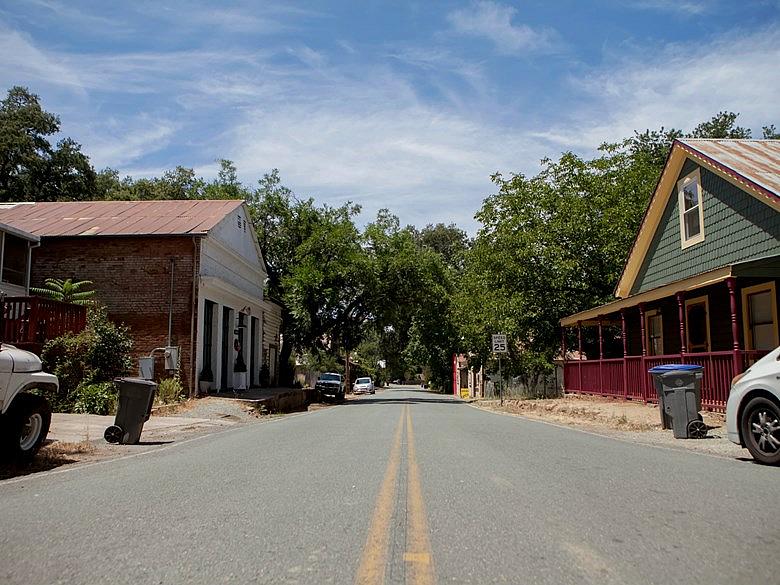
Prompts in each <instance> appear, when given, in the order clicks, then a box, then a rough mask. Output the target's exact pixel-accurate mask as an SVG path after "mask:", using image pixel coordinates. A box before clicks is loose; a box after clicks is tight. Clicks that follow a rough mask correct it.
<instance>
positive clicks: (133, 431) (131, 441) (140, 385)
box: [103, 378, 157, 445]
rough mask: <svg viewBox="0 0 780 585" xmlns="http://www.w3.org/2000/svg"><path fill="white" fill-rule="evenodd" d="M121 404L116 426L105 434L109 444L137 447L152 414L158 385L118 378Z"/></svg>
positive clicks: (119, 404)
mask: <svg viewBox="0 0 780 585" xmlns="http://www.w3.org/2000/svg"><path fill="white" fill-rule="evenodd" d="M114 384H116V385H117V387H118V389H119V402H118V405H117V409H116V417H115V418H114V424H113V425H111V426H110V427H108V428H107V429H106V430H105V432H104V433H103V438H105V440H106V441H108V442H109V443H120V444H122V445H135V444H136V443H138V441H139V440H140V439H141V431H143V429H144V423H145V422H146V421H148V420H149V417H150V416H151V414H152V404H154V395H155V393H156V392H157V384H155V383H154V382H152V381H150V380H143V379H141V378H118V379H116V380H114Z"/></svg>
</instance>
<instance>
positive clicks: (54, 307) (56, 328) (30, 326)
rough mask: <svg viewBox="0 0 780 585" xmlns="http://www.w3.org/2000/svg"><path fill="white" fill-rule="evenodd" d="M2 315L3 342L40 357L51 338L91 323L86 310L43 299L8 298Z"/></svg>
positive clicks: (0, 329)
mask: <svg viewBox="0 0 780 585" xmlns="http://www.w3.org/2000/svg"><path fill="white" fill-rule="evenodd" d="M2 315H3V319H2V324H0V334H1V335H2V342H3V343H8V344H10V345H15V346H17V347H18V348H20V349H26V350H28V351H32V352H34V353H38V354H39V353H40V351H41V349H42V348H43V344H44V343H46V342H47V341H49V340H50V339H54V338H55V337H59V336H60V335H63V334H64V333H67V332H69V331H72V332H74V333H77V332H79V331H81V330H83V329H84V327H86V324H87V308H86V307H84V306H81V305H73V304H71V303H63V302H60V301H55V300H51V299H43V298H40V297H6V298H5V299H4V300H3V314H2Z"/></svg>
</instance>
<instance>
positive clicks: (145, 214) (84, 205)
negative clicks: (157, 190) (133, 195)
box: [0, 200, 243, 237]
mask: <svg viewBox="0 0 780 585" xmlns="http://www.w3.org/2000/svg"><path fill="white" fill-rule="evenodd" d="M242 204H243V201H236V200H218V201H189V200H188V201H79V202H64V203H34V204H19V205H9V204H4V205H2V206H0V222H2V223H6V224H8V225H10V226H13V227H15V228H17V229H20V230H24V231H26V232H30V233H31V234H35V235H37V236H43V237H58V236H60V237H61V236H142V235H186V234H205V233H207V232H208V231H209V230H210V229H211V228H213V227H214V226H215V225H217V224H218V223H219V222H220V221H222V219H223V218H224V217H225V216H226V215H228V214H229V213H231V212H232V211H234V210H235V209H237V208H238V207H241V205H242Z"/></svg>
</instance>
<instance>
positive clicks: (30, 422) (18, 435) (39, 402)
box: [3, 394, 51, 464]
mask: <svg viewBox="0 0 780 585" xmlns="http://www.w3.org/2000/svg"><path fill="white" fill-rule="evenodd" d="M5 418H6V423H7V424H6V425H4V426H5V427H6V428H5V430H4V432H3V443H4V444H3V451H4V454H6V455H7V458H8V459H9V460H11V461H14V462H16V463H22V464H24V463H29V462H30V461H31V460H32V458H33V457H35V454H36V453H37V452H38V449H40V448H41V445H42V444H43V441H44V440H45V439H46V435H47V434H48V433H49V425H51V407H49V403H48V402H47V401H46V399H45V398H43V397H41V396H36V395H34V394H19V395H18V396H16V398H14V401H13V403H12V404H11V408H9V409H8V412H6V414H5Z"/></svg>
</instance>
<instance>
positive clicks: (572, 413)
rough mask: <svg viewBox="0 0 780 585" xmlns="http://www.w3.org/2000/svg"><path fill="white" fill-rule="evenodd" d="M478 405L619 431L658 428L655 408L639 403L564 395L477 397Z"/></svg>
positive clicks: (657, 416)
mask: <svg viewBox="0 0 780 585" xmlns="http://www.w3.org/2000/svg"><path fill="white" fill-rule="evenodd" d="M477 405H478V406H481V407H483V408H488V409H491V410H501V411H504V412H510V413H514V414H522V415H525V416H532V417H536V418H543V419H545V420H553V421H555V422H561V423H565V424H577V423H585V424H592V425H599V426H604V427H608V428H611V429H616V430H621V431H652V430H657V429H660V428H661V424H660V420H659V415H658V408H657V407H654V406H650V405H646V404H642V403H630V402H618V401H600V400H592V399H590V398H585V399H583V398H580V397H564V398H553V399H545V400H505V401H504V406H503V407H502V406H501V405H500V404H499V402H498V401H497V400H480V401H479V402H478V403H477Z"/></svg>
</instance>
